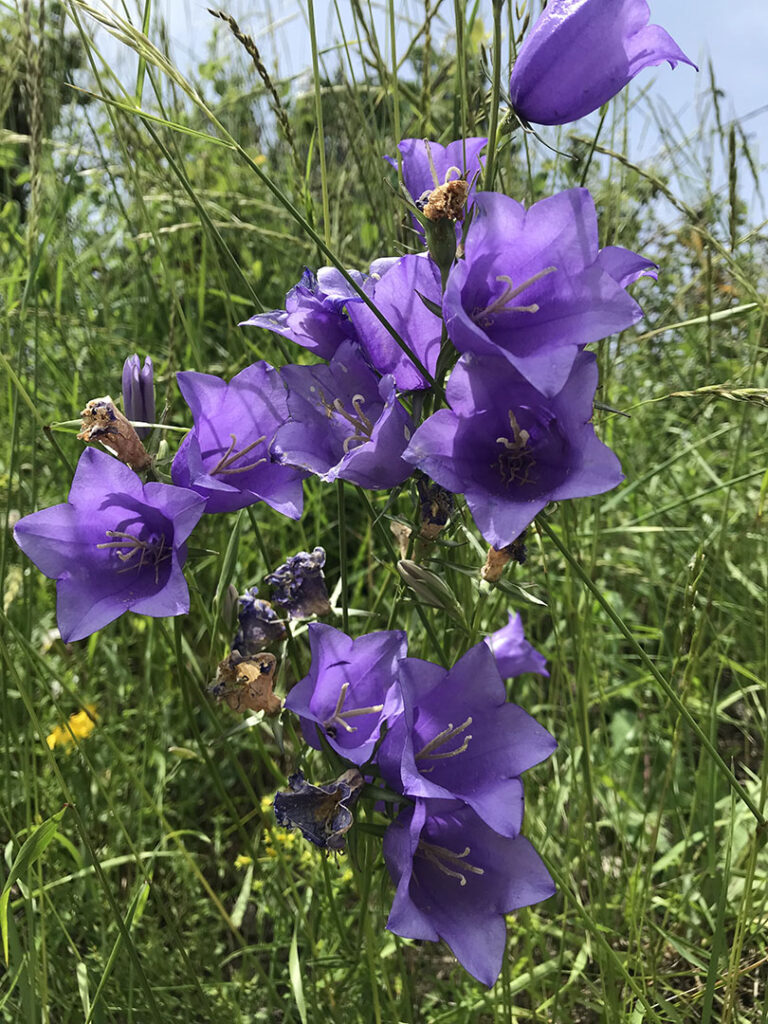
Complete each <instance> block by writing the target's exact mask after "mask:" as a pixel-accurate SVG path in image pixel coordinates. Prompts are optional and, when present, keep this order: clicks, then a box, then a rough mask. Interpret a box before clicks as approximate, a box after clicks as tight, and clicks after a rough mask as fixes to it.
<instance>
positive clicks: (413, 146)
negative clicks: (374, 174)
mask: <svg viewBox="0 0 768 1024" xmlns="http://www.w3.org/2000/svg"><path fill="white" fill-rule="evenodd" d="M487 144H488V139H486V138H479V137H475V138H469V139H456V140H455V142H449V143H448V145H447V146H442V145H441V144H440V143H439V142H432V141H430V140H428V139H403V140H402V142H401V143H400V144H399V145H398V147H397V148H398V149H399V150H400V155H401V157H402V164H403V182H404V184H405V187H406V189H407V190H408V194H409V195H410V197H411V199H413V201H414V202H418V201H419V200H420V199H421V198H422V197H423V196H424V193H429V192H432V191H434V190H435V189H436V188H438V186H440V185H445V184H446V183H448V182H450V181H455V180H456V179H459V178H463V179H464V180H465V181H467V182H469V183H470V185H471V186H474V180H475V179H476V178H477V176H478V174H480V172H481V171H482V169H483V162H482V160H481V158H480V152H481V151H482V150H483V149H484V148H485V146H486V145H487ZM384 159H385V160H386V161H387V163H389V164H391V165H392V167H394V168H397V160H396V159H395V157H392V156H386V157H384ZM472 193H474V187H472Z"/></svg>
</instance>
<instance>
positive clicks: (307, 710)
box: [285, 622, 407, 765]
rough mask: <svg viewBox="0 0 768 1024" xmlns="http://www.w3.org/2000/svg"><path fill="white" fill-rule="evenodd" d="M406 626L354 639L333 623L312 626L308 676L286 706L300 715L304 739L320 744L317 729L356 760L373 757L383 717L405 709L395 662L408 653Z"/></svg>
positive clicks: (342, 751) (397, 662) (316, 744)
mask: <svg viewBox="0 0 768 1024" xmlns="http://www.w3.org/2000/svg"><path fill="white" fill-rule="evenodd" d="M406 645H407V641H406V636H405V633H404V632H403V631H402V630H389V631H386V632H380V633H366V634H365V635H364V636H361V637H358V638H357V639H356V640H353V639H352V638H351V637H349V636H347V634H346V633H342V632H341V630H339V629H334V628H333V626H327V625H325V623H321V622H313V623H311V624H310V626H309V646H310V650H311V653H312V663H311V665H310V670H309V675H307V676H305V677H304V678H303V679H302V680H300V681H299V682H298V683H297V684H296V685H295V686H294V687H293V689H292V690H291V692H290V693H289V694H288V696H287V698H286V700H285V706H286V707H287V708H289V709H290V710H291V711H293V712H294V713H295V714H297V715H298V716H299V719H300V721H301V731H302V733H303V734H304V739H305V740H306V741H307V743H309V745H310V746H311V747H315V748H316V749H320V741H319V739H318V735H317V732H318V729H319V730H320V731H322V733H323V736H324V737H325V739H326V740H327V741H328V743H329V744H330V745H331V746H332V747H333V749H334V750H335V751H336V752H337V753H338V754H340V755H341V756H342V757H345V758H346V759H347V760H348V761H351V762H352V763H353V764H357V765H360V764H364V763H365V762H366V761H367V760H369V758H370V756H371V754H372V753H373V750H374V747H375V746H376V744H377V742H378V740H379V734H380V731H381V727H382V725H383V723H384V722H386V721H388V720H389V719H391V718H392V717H393V716H394V715H397V714H399V713H400V711H401V710H402V700H401V697H400V688H399V685H398V683H397V666H398V664H399V662H400V660H401V659H402V658H404V657H405V652H406Z"/></svg>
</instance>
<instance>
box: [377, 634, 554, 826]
mask: <svg viewBox="0 0 768 1024" xmlns="http://www.w3.org/2000/svg"><path fill="white" fill-rule="evenodd" d="M400 688H401V691H402V695H403V714H402V715H401V716H400V717H399V718H397V719H396V720H395V721H394V722H392V723H391V724H390V728H389V731H388V732H387V734H386V736H385V737H384V740H383V741H382V744H381V747H380V749H379V754H378V763H379V766H380V767H381V772H382V775H383V776H384V778H385V780H386V781H387V783H388V784H389V785H390V786H392V788H393V789H396V790H397V791H399V792H402V793H404V794H405V795H406V796H410V797H431V798H436V799H447V800H452V799H457V800H462V801H463V802H464V803H466V804H469V806H470V807H471V808H472V809H473V810H474V811H475V813H476V814H477V815H478V816H479V817H480V818H482V820H483V821H484V822H485V823H486V824H487V825H488V826H489V827H490V828H492V829H494V831H496V832H498V833H499V834H500V835H505V836H510V837H511V836H516V835H517V834H518V833H519V831H520V826H521V824H522V820H523V784H522V782H521V780H520V776H521V775H522V773H523V772H524V771H527V769H528V768H532V767H533V765H535V764H538V763H539V762H540V761H543V760H545V758H547V757H549V755H550V754H551V753H552V751H553V750H554V749H555V747H556V746H557V744H556V743H555V741H554V739H553V738H552V736H550V734H549V733H548V732H547V730H546V729H545V728H544V727H543V726H541V725H539V723H538V722H537V721H536V720H535V719H534V718H531V716H530V715H529V714H528V713H527V712H526V711H523V709H522V708H520V707H518V706H517V705H516V704H510V703H508V702H507V695H506V691H505V689H504V683H503V682H502V679H501V676H500V675H499V670H498V668H497V667H496V661H495V659H494V657H493V654H492V653H491V651H490V650H489V648H488V647H487V645H486V644H484V643H479V644H476V645H475V646H474V647H472V648H471V649H470V650H469V651H467V653H466V654H465V655H464V657H463V658H461V659H460V660H459V661H457V662H456V664H455V665H454V666H453V668H451V669H444V668H441V667H440V666H439V665H433V664H432V663H431V662H428V661H420V660H419V659H417V658H406V659H404V660H403V661H402V662H401V663H400Z"/></svg>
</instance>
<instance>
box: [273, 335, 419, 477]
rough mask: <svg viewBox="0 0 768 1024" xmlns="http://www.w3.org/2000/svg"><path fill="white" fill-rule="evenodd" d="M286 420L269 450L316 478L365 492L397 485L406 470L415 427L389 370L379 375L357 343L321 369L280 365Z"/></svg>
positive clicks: (340, 350)
mask: <svg viewBox="0 0 768 1024" xmlns="http://www.w3.org/2000/svg"><path fill="white" fill-rule="evenodd" d="M280 373H281V375H282V378H283V380H284V381H285V384H286V387H287V388H288V411H289V413H290V421H289V422H288V423H286V424H285V425H284V426H282V427H280V429H279V430H278V431H277V434H276V436H275V442H274V446H273V450H274V452H275V453H276V454H277V455H278V456H279V457H280V458H282V460H283V461H284V462H286V463H288V464H289V465H292V466H300V467H301V468H302V469H305V470H309V472H311V473H316V474H317V476H319V477H320V479H321V480H325V481H328V482H330V481H332V480H349V481H351V482H352V483H354V484H358V485H359V486H360V487H366V488H368V489H369V490H373V491H375V490H380V489H382V488H386V487H394V486H395V485H396V484H399V483H402V481H403V480H405V479H406V477H408V476H409V474H410V472H411V469H410V466H409V465H408V463H406V462H404V461H403V459H402V453H403V449H404V448H405V446H406V444H407V443H408V440H409V439H410V436H411V432H412V428H413V424H412V422H411V419H410V417H409V416H408V413H407V412H406V411H405V409H404V408H403V406H402V405H401V404H400V402H399V401H398V400H397V394H396V392H395V382H394V379H393V378H392V376H391V375H389V374H387V376H385V377H382V378H381V380H378V379H377V377H376V375H375V374H374V373H373V371H372V370H371V369H370V367H369V366H368V365H367V363H366V362H365V360H364V359H363V357H362V355H361V353H360V351H359V349H358V347H357V345H356V344H355V343H354V342H351V341H345V342H343V343H342V344H341V345H340V346H339V348H338V350H337V351H336V354H335V355H334V357H333V358H332V359H331V361H330V363H329V364H328V365H327V366H326V365H325V364H323V363H320V364H318V365H316V366H284V367H283V368H282V370H281V371H280Z"/></svg>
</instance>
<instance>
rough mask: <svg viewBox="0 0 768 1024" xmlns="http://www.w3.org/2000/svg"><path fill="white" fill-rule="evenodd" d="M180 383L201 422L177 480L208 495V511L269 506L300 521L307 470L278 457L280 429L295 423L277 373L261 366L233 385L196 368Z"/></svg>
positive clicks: (176, 469)
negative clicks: (273, 445)
mask: <svg viewBox="0 0 768 1024" xmlns="http://www.w3.org/2000/svg"><path fill="white" fill-rule="evenodd" d="M177 379H178V382H179V389H180V391H181V393H182V396H183V397H184V400H185V402H186V403H187V405H188V406H189V408H190V409H191V410H192V415H193V416H194V419H195V425H194V427H193V428H192V430H190V432H189V433H188V434H187V436H186V437H185V438H184V440H183V441H182V443H181V446H180V447H179V450H178V452H177V453H176V458H175V459H174V460H173V466H172V467H171V474H172V476H173V482H174V483H175V484H178V485H179V486H181V487H190V488H191V489H192V490H193V491H197V492H198V494H202V495H203V497H205V498H207V499H208V504H207V505H206V507H205V511H206V512H234V511H236V510H237V509H240V508H245V507H246V505H253V504H254V503H255V502H257V501H264V502H266V504H267V505H269V506H270V507H271V508H273V509H275V510H276V511H277V512H281V513H282V514H283V515H285V516H289V517H290V518H291V519H299V518H300V516H301V511H302V505H303V495H302V484H301V481H302V480H303V478H304V477H305V476H306V473H303V472H301V471H300V470H298V469H295V468H293V467H291V466H283V465H281V464H280V463H279V462H277V461H276V460H275V459H274V458H273V457H272V454H271V452H270V445H271V443H272V440H273V438H274V436H275V432H276V430H277V428H278V427H279V426H280V425H281V424H282V423H285V421H286V420H287V419H288V406H287V402H286V394H285V387H284V386H283V382H282V381H281V379H280V375H279V374H278V372H277V370H275V369H273V368H272V367H271V366H270V365H269V364H268V363H265V362H258V363H254V364H253V365H252V366H247V367H246V368H245V369H244V370H242V371H241V372H240V373H238V374H237V376H235V377H233V378H232V380H231V381H230V382H229V384H227V383H226V381H223V380H222V379H221V378H220V377H214V376H213V375H211V374H209V373H194V372H192V371H188V370H187V371H182V372H181V373H178V374H177Z"/></svg>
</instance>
